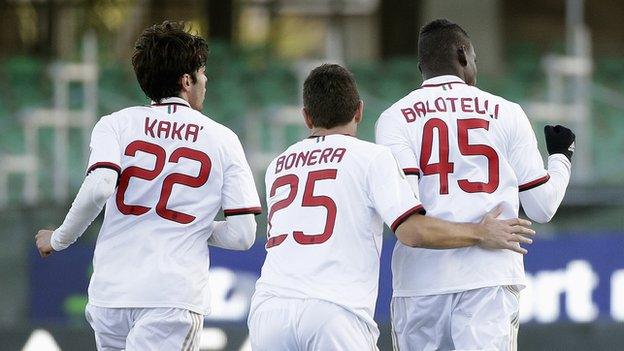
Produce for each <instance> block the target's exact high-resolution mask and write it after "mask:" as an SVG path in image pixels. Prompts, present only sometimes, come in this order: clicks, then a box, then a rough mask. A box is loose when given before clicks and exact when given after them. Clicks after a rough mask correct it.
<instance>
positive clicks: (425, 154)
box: [420, 118, 454, 194]
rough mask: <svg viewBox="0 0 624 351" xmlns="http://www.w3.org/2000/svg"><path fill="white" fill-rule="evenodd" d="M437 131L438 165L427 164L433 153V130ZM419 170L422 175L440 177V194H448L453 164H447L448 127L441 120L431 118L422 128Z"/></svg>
mask: <svg viewBox="0 0 624 351" xmlns="http://www.w3.org/2000/svg"><path fill="white" fill-rule="evenodd" d="M434 128H435V129H437V130H438V147H439V154H438V155H439V157H438V159H439V160H438V163H431V164H430V163H429V160H430V159H431V152H432V151H433V129H434ZM420 170H421V171H422V173H423V175H431V174H439V175H440V194H448V175H449V173H453V170H454V165H453V162H449V139H448V127H447V126H446V123H444V121H443V120H441V119H439V118H432V119H430V120H428V121H427V123H425V126H424V128H423V142H422V147H421V149H420Z"/></svg>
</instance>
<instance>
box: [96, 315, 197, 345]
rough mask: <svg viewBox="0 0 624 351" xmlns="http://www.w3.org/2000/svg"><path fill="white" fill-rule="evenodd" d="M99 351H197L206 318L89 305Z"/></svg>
mask: <svg viewBox="0 0 624 351" xmlns="http://www.w3.org/2000/svg"><path fill="white" fill-rule="evenodd" d="M85 316H86V318H87V321H88V322H89V324H91V327H92V328H93V331H94V332H95V344H96V346H97V349H98V351H117V350H127V351H135V350H136V351H147V350H181V351H187V350H188V351H198V350H199V338H200V334H201V330H202V328H203V325H204V317H203V316H202V315H200V314H197V313H195V312H191V311H189V310H184V309H180V308H107V307H98V306H93V305H91V304H88V305H87V308H86V310H85Z"/></svg>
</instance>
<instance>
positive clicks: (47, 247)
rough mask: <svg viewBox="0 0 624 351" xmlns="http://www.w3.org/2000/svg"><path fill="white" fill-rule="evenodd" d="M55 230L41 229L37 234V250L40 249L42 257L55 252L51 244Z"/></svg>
mask: <svg viewBox="0 0 624 351" xmlns="http://www.w3.org/2000/svg"><path fill="white" fill-rule="evenodd" d="M53 232H54V231H52V230H47V229H41V230H40V231H39V232H38V233H37V235H35V241H36V243H37V250H39V254H40V255H41V257H48V256H50V255H51V254H52V253H53V252H54V249H53V248H52V245H51V244H50V239H51V238H52V233H53Z"/></svg>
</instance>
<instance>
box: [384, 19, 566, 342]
mask: <svg viewBox="0 0 624 351" xmlns="http://www.w3.org/2000/svg"><path fill="white" fill-rule="evenodd" d="M418 55H419V68H420V70H421V72H422V75H423V79H424V82H423V84H422V86H421V87H420V89H417V90H415V91H413V92H411V93H410V94H409V95H407V96H406V97H404V98H402V99H401V100H399V101H398V102H397V103H395V104H394V105H392V106H391V107H390V108H389V109H387V110H386V111H385V112H383V114H382V115H381V117H380V118H379V120H378V122H377V127H376V140H377V143H379V144H382V145H387V146H389V147H390V149H391V150H392V152H393V154H394V156H395V157H396V158H397V160H398V162H399V164H400V166H401V167H402V168H403V170H404V171H405V173H406V174H407V177H408V180H409V181H410V183H411V185H412V188H413V189H414V191H415V192H416V193H418V194H419V195H420V199H421V201H422V203H423V205H424V206H425V208H426V209H427V214H428V215H430V216H433V217H437V218H442V219H445V220H449V221H457V222H476V221H478V220H479V219H480V218H481V217H482V216H483V214H484V213H486V212H487V211H489V210H491V209H492V208H494V207H495V206H497V205H498V204H501V203H502V211H503V213H502V216H503V218H515V217H517V216H518V207H519V200H520V202H521V203H522V206H523V208H524V211H525V212H526V214H527V215H528V216H529V217H530V218H531V219H532V220H534V221H537V222H540V223H543V222H547V221H549V220H550V219H551V218H552V216H553V215H554V213H555V211H556V210H557V207H558V206H559V204H560V203H561V200H562V199H563V196H564V194H565V190H566V187H567V185H568V181H569V179H570V166H571V164H570V159H571V157H572V152H573V150H574V134H573V133H572V132H571V131H570V130H569V129H567V128H565V127H562V126H556V127H552V126H547V127H546V129H545V134H546V145H547V148H548V153H549V154H550V156H549V157H548V170H545V169H544V164H543V161H542V158H541V156H540V153H539V151H538V148H537V141H536V138H535V134H534V132H533V129H531V124H530V123H529V120H528V119H527V116H526V115H525V114H524V112H523V111H522V108H520V106H519V105H518V104H515V103H512V102H509V101H507V100H504V99H503V98H500V97H498V96H495V95H492V94H489V93H487V92H484V91H482V90H479V89H478V88H476V87H475V83H476V74H477V69H476V59H475V51H474V47H473V46H472V44H471V42H470V39H469V38H468V35H467V34H466V32H465V31H464V30H463V29H462V28H461V27H460V26H458V25H457V24H454V23H451V22H449V21H447V20H435V21H433V22H431V23H429V24H427V25H425V26H424V27H423V28H422V30H421V31H420V37H419V41H418ZM392 273H393V288H394V293H393V299H392V309H391V310H392V325H393V333H394V335H393V339H394V342H395V349H397V350H419V351H427V350H454V349H457V350H460V349H461V350H515V348H516V335H517V331H518V292H519V290H520V289H522V287H523V286H524V267H523V262H522V255H519V254H518V253H516V252H513V251H512V250H489V249H487V248H484V247H480V246H472V247H466V248H457V249H452V250H429V249H426V248H411V247H409V246H408V245H405V244H404V243H402V242H397V244H396V246H395V249H394V253H393V257H392Z"/></svg>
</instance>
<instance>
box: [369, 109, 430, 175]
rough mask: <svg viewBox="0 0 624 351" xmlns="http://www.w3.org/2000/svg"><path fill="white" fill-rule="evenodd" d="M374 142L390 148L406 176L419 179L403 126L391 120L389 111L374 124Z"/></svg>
mask: <svg viewBox="0 0 624 351" xmlns="http://www.w3.org/2000/svg"><path fill="white" fill-rule="evenodd" d="M375 142H376V143H377V144H379V145H384V146H387V147H389V148H390V151H392V154H393V155H394V157H395V158H396V160H397V161H398V162H399V165H400V166H401V169H403V172H404V173H405V174H406V175H416V176H419V177H420V169H419V165H418V160H416V156H415V155H414V151H413V150H412V148H411V146H410V145H411V141H410V139H409V137H408V136H407V135H406V131H405V126H404V125H403V124H401V123H400V122H399V121H397V120H396V119H395V118H393V115H392V114H391V112H389V111H386V112H384V113H382V114H381V116H380V117H379V119H378V120H377V123H376V124H375Z"/></svg>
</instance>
